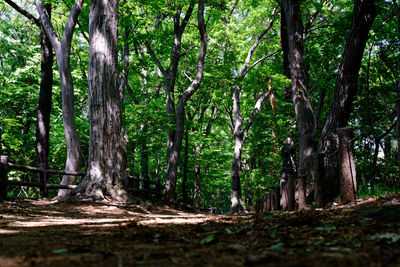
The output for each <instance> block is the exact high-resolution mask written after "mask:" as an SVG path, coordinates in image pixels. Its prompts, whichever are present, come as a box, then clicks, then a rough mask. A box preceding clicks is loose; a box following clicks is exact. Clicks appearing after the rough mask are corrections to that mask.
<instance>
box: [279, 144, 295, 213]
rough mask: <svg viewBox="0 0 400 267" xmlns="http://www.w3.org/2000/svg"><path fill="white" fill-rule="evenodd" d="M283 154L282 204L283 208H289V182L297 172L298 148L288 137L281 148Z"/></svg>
mask: <svg viewBox="0 0 400 267" xmlns="http://www.w3.org/2000/svg"><path fill="white" fill-rule="evenodd" d="M281 154H282V171H281V179H280V195H281V200H280V205H281V206H282V209H284V210H287V209H288V205H289V204H288V203H289V202H288V183H289V177H290V176H293V175H295V174H296V172H297V170H296V163H295V156H296V148H295V146H294V142H293V141H292V140H291V139H290V138H287V139H286V140H285V142H284V144H283V146H282V149H281Z"/></svg>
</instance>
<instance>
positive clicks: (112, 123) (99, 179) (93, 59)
mask: <svg viewBox="0 0 400 267" xmlns="http://www.w3.org/2000/svg"><path fill="white" fill-rule="evenodd" d="M89 36H90V37H89V38H90V49H89V71H88V74H89V77H88V78H89V120H90V132H89V134H90V138H89V164H88V167H89V169H88V173H87V175H86V177H85V178H84V180H83V181H82V183H81V184H80V186H79V188H78V190H77V192H78V194H82V195H84V196H89V197H92V198H95V199H104V198H110V199H114V200H118V201H126V200H127V193H126V191H125V189H124V173H125V167H126V166H125V164H126V139H125V136H124V131H123V127H122V114H121V101H120V92H119V88H118V85H117V51H118V46H117V40H118V1H106V0H103V1H96V0H92V1H91V2H90V18H89Z"/></svg>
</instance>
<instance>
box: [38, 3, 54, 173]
mask: <svg viewBox="0 0 400 267" xmlns="http://www.w3.org/2000/svg"><path fill="white" fill-rule="evenodd" d="M46 10H47V13H48V14H49V16H50V14H51V5H50V4H48V5H46ZM40 47H41V81H40V93H39V104H38V108H37V110H36V115H37V121H36V156H37V160H38V166H39V167H40V168H42V169H48V166H49V161H48V158H49V148H50V142H49V138H50V113H51V106H52V100H51V98H52V91H53V61H54V60H53V58H54V56H53V49H52V46H51V42H50V40H49V38H48V37H47V35H46V32H45V30H44V28H43V27H42V26H41V27H40ZM39 175H40V180H41V181H42V180H44V179H46V178H47V177H43V176H44V173H42V172H41V173H40V174H39Z"/></svg>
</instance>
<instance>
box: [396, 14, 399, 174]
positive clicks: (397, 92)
mask: <svg viewBox="0 0 400 267" xmlns="http://www.w3.org/2000/svg"><path fill="white" fill-rule="evenodd" d="M399 20H400V17H399ZM399 24H400V21H399ZM396 94H397V101H396V102H397V164H398V167H399V174H400V79H399V80H397V82H396Z"/></svg>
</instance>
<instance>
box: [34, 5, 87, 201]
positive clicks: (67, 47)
mask: <svg viewBox="0 0 400 267" xmlns="http://www.w3.org/2000/svg"><path fill="white" fill-rule="evenodd" d="M82 4H83V0H78V1H77V2H76V3H75V4H74V5H73V6H72V8H71V12H70V15H69V17H68V20H67V23H66V25H65V28H64V34H63V37H62V40H61V42H60V41H59V38H58V37H57V34H56V32H55V30H54V28H53V25H52V24H51V21H50V17H49V14H48V13H47V11H46V8H45V6H44V5H43V3H42V1H40V0H36V8H37V11H38V12H39V15H40V19H41V22H42V25H43V27H44V29H45V30H46V33H47V36H48V37H49V39H50V41H51V44H52V46H53V49H54V52H55V54H56V59H57V64H58V71H59V74H60V84H61V98H62V115H63V125H64V134H65V140H66V144H67V160H66V163H65V170H66V171H74V172H76V171H79V169H80V166H81V159H82V154H81V147H80V143H79V138H78V134H77V131H76V124H75V112H74V84H73V80H72V73H71V66H70V52H71V42H72V36H73V32H74V28H75V25H76V22H77V20H78V16H79V13H80V11H81V9H82ZM76 179H77V177H76V176H68V175H65V176H63V179H62V181H61V184H63V185H67V184H74V183H76ZM66 193H67V191H66V190H59V193H58V195H59V196H63V195H65V194H66Z"/></svg>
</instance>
